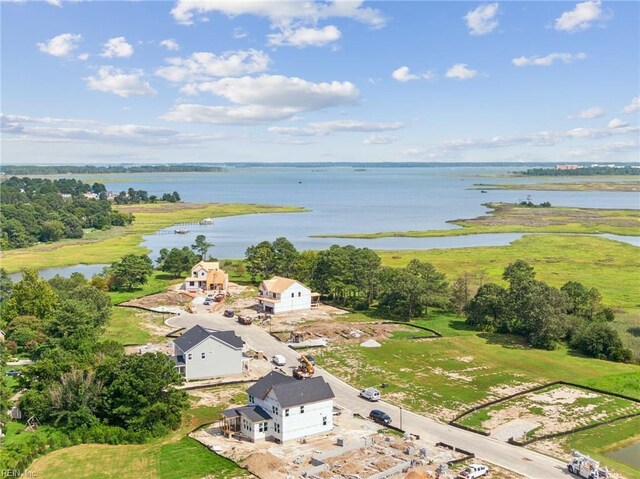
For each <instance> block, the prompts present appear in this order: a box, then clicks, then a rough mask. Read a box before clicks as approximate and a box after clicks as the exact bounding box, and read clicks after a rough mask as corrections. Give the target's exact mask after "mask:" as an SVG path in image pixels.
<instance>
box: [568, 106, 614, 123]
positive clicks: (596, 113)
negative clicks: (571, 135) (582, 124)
mask: <svg viewBox="0 0 640 479" xmlns="http://www.w3.org/2000/svg"><path fill="white" fill-rule="evenodd" d="M604 114H605V111H604V108H601V107H599V106H593V107H591V108H587V109H586V110H582V111H580V112H578V113H577V114H575V115H569V116H568V117H567V118H582V119H584V120H593V119H594V118H600V117H603V116H604Z"/></svg>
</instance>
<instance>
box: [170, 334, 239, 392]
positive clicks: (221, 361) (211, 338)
mask: <svg viewBox="0 0 640 479" xmlns="http://www.w3.org/2000/svg"><path fill="white" fill-rule="evenodd" d="M243 345H244V342H243V341H242V338H240V337H239V336H236V334H235V333H234V332H233V331H213V330H211V329H205V328H203V327H202V326H194V327H193V328H191V329H189V330H188V331H186V332H185V333H184V334H183V335H182V336H180V337H179V338H176V339H174V340H173V347H174V356H173V359H174V361H175V362H176V369H177V370H178V372H180V373H181V374H183V375H184V377H185V379H186V380H187V381H190V380H194V379H208V378H215V377H218V376H226V375H229V374H240V373H242V368H243V362H242V348H243Z"/></svg>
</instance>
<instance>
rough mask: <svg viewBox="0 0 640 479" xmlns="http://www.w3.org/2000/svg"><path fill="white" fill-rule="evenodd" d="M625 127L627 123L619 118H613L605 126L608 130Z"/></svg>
mask: <svg viewBox="0 0 640 479" xmlns="http://www.w3.org/2000/svg"><path fill="white" fill-rule="evenodd" d="M625 126H629V123H628V122H626V121H624V120H621V119H620V118H614V119H613V120H611V121H610V122H609V124H608V125H607V127H609V128H624V127H625Z"/></svg>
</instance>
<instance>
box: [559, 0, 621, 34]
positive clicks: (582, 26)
mask: <svg viewBox="0 0 640 479" xmlns="http://www.w3.org/2000/svg"><path fill="white" fill-rule="evenodd" d="M601 7H602V2H601V0H588V1H586V2H582V3H578V4H576V7H575V8H574V9H573V10H569V11H567V12H564V13H563V14H562V15H560V16H559V17H558V18H556V23H555V28H556V30H559V31H564V32H575V31H579V30H586V29H588V28H591V26H592V25H593V22H595V21H598V20H600V21H604V20H607V19H608V18H609V16H610V15H607V14H605V13H604V12H603V11H602V8H601Z"/></svg>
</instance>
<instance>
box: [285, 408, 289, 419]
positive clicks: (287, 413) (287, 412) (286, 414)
mask: <svg viewBox="0 0 640 479" xmlns="http://www.w3.org/2000/svg"><path fill="white" fill-rule="evenodd" d="M284 415H285V416H287V417H289V410H288V409H285V410H284Z"/></svg>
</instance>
